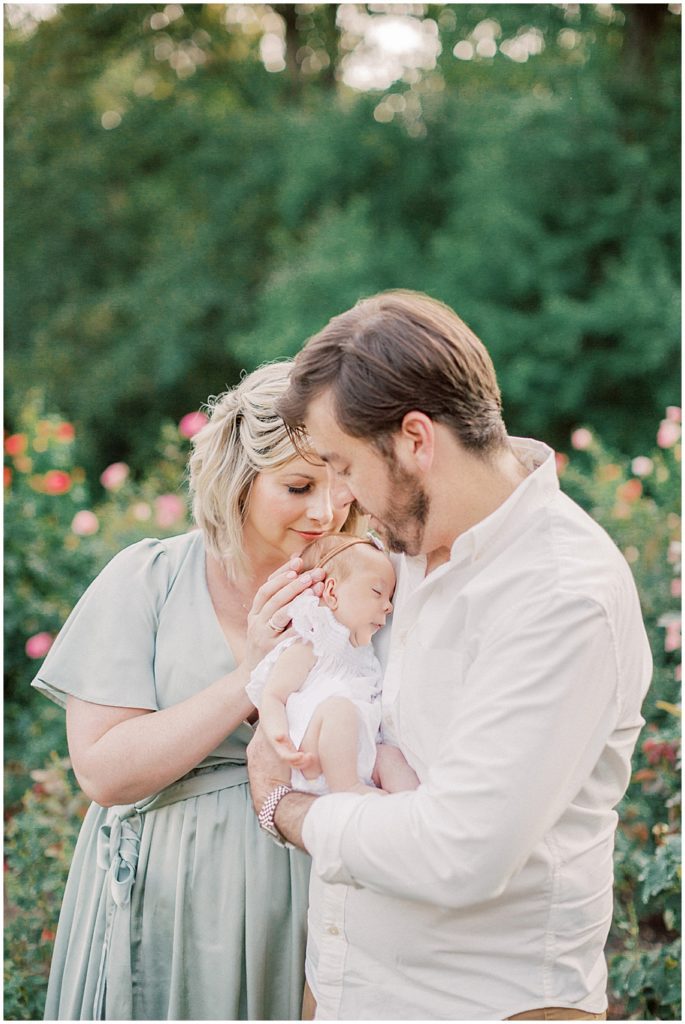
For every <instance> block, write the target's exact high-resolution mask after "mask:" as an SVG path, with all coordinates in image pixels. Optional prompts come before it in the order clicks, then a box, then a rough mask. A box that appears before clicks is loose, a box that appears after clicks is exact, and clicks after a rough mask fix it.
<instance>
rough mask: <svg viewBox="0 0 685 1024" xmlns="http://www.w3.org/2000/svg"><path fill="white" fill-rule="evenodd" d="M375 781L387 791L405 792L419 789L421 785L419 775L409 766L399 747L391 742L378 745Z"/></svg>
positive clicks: (374, 772)
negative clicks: (391, 744)
mask: <svg viewBox="0 0 685 1024" xmlns="http://www.w3.org/2000/svg"><path fill="white" fill-rule="evenodd" d="M373 781H374V782H375V783H376V785H377V786H379V787H380V788H381V789H384V790H385V791H386V792H387V793H403V792H405V791H406V790H408V789H418V788H419V786H420V785H421V783H420V782H419V777H418V775H417V774H416V772H415V771H414V769H413V768H410V767H409V765H408V764H407V761H406V758H405V756H404V754H403V753H402V751H401V750H400V749H399V747H391V746H390V744H389V743H378V744H377V746H376V765H375V767H374V770H373Z"/></svg>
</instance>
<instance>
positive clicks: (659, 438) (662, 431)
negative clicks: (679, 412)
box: [656, 420, 680, 448]
mask: <svg viewBox="0 0 685 1024" xmlns="http://www.w3.org/2000/svg"><path fill="white" fill-rule="evenodd" d="M679 438H680V424H679V423H676V422H675V421H674V420H662V421H661V423H660V424H659V430H658V431H657V435H656V443H657V444H658V445H659V447H660V448H672V447H673V445H674V444H675V443H676V441H678V440H679Z"/></svg>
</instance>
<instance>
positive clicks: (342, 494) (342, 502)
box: [329, 473, 354, 508]
mask: <svg viewBox="0 0 685 1024" xmlns="http://www.w3.org/2000/svg"><path fill="white" fill-rule="evenodd" d="M329 485H330V489H331V500H332V502H333V504H334V505H335V507H336V508H344V507H345V506H346V505H351V504H352V502H353V501H354V494H353V493H352V491H351V490H350V489H349V487H348V486H347V484H346V483H345V481H344V480H341V479H340V477H336V476H335V475H334V474H333V473H331V474H330V476H329Z"/></svg>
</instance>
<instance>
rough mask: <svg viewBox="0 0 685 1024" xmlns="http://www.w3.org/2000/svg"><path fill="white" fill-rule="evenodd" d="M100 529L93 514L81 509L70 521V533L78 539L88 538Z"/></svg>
mask: <svg viewBox="0 0 685 1024" xmlns="http://www.w3.org/2000/svg"><path fill="white" fill-rule="evenodd" d="M99 529H100V522H99V520H98V517H97V516H96V515H95V513H94V512H91V511H90V510H89V509H87V508H82V509H81V511H80V512H77V513H76V515H75V516H74V518H73V519H72V521H71V530H72V533H75V534H76V535H77V536H78V537H90V536H91V535H92V534H94V533H97V532H98V530H99Z"/></svg>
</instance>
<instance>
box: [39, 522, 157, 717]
mask: <svg viewBox="0 0 685 1024" xmlns="http://www.w3.org/2000/svg"><path fill="white" fill-rule="evenodd" d="M169 578H170V572H169V560H168V557H167V554H166V551H165V549H164V545H163V544H162V543H161V541H159V540H142V541H139V542H138V543H137V544H133V545H131V547H128V548H125V549H124V550H123V551H121V552H120V553H119V554H118V555H116V556H115V557H114V558H113V559H112V561H111V562H109V564H108V565H106V566H105V568H104V569H103V570H102V572H101V573H100V575H99V576H97V577H96V579H95V580H94V581H93V583H91V585H90V586H89V587H88V589H87V590H86V592H85V594H84V595H83V597H82V598H81V600H80V601H79V602H78V604H77V605H76V607H75V608H74V610H73V611H72V613H71V615H70V616H69V618H68V619H67V621H66V622H65V623H64V626H63V627H62V629H61V631H60V633H59V635H58V637H57V639H56V640H55V642H54V644H53V645H52V647H51V649H50V651H49V652H48V655H47V657H46V659H45V661H44V662H43V664H42V665H41V668H40V671H39V672H38V675H37V676H36V678H35V679H34V680H33V683H32V686H35V687H36V689H38V690H41V691H42V692H43V693H44V694H45V695H46V696H47V697H50V698H51V699H52V700H54V701H55V702H56V703H57V704H59V705H60V706H62V707H64V706H65V705H66V699H67V696H69V695H71V696H73V697H78V698H79V699H80V700H85V701H90V702H91V703H93V704H108V705H112V706H114V707H122V708H129V707H130V708H146V709H148V710H152V711H155V710H157V708H158V704H157V695H156V691H155V673H154V660H155V646H156V635H157V626H158V623H159V615H160V611H161V609H162V606H163V604H164V601H165V599H166V596H167V592H168V589H169Z"/></svg>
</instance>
